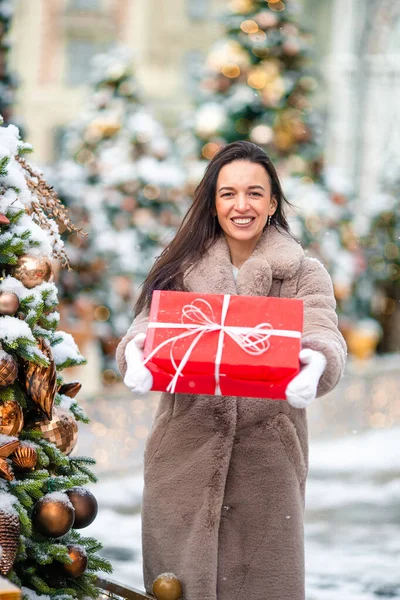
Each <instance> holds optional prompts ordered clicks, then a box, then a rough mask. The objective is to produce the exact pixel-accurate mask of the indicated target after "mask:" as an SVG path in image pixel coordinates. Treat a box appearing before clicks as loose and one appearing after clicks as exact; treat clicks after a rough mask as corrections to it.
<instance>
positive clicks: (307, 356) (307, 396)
mask: <svg viewBox="0 0 400 600" xmlns="http://www.w3.org/2000/svg"><path fill="white" fill-rule="evenodd" d="M299 359H300V362H301V363H302V366H301V369H300V373H298V375H296V377H294V379H292V381H291V382H290V383H289V384H288V386H287V388H286V399H287V401H288V402H289V404H290V405H291V406H293V407H294V408H306V406H308V405H309V404H310V403H311V402H312V401H313V400H315V398H316V396H317V388H318V383H319V380H320V379H321V376H322V373H323V372H324V370H325V367H326V358H325V356H324V355H323V354H322V353H321V352H317V351H316V350H311V349H310V348H304V349H303V350H301V351H300V354H299Z"/></svg>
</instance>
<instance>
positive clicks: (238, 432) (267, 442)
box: [117, 142, 346, 600]
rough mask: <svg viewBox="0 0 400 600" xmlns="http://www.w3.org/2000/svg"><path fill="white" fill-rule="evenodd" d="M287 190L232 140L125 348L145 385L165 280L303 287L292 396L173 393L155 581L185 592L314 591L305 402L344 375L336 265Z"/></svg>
mask: <svg viewBox="0 0 400 600" xmlns="http://www.w3.org/2000/svg"><path fill="white" fill-rule="evenodd" d="M286 202H287V200H286V199H285V197H284V194H283V192H282V188H281V185H280V183H279V179H278V176H277V173H276V171H275V169H274V167H273V165H272V163H271V161H270V160H269V158H268V157H267V155H266V154H265V153H264V152H263V151H262V150H261V148H259V147H258V146H256V145H255V144H252V143H250V142H234V143H232V144H228V145H227V146H225V147H224V148H223V149H222V150H220V151H219V152H218V153H217V154H216V155H215V156H214V158H213V159H212V161H211V162H210V163H209V165H208V167H207V169H206V172H205V175H204V177H203V179H202V181H201V183H200V184H199V186H198V188H197V190H196V194H195V198H194V202H193V205H192V206H191V208H190V210H189V211H188V213H187V215H186V217H185V218H184V220H183V223H182V225H181V227H180V229H179V231H178V232H177V234H176V236H175V238H174V239H173V241H172V242H171V243H170V244H169V246H168V247H167V248H166V249H165V251H164V252H163V253H162V254H161V256H160V257H159V258H158V260H157V261H156V263H155V265H154V266H153V268H152V270H151V272H150V274H149V275H148V277H147V279H146V281H145V282H144V285H143V289H142V293H141V295H140V297H139V299H138V302H137V304H136V318H135V320H134V322H133V324H132V326H131V327H130V329H129V331H128V332H127V334H126V336H125V337H124V339H123V340H122V341H121V343H120V345H119V347H118V350H117V358H118V363H119V367H120V370H121V373H122V374H123V375H124V376H125V383H126V384H127V385H128V387H129V388H130V389H131V390H132V391H134V392H145V391H148V390H149V389H150V387H151V384H152V378H151V374H150V372H149V371H148V370H147V369H146V368H145V367H143V366H142V365H141V359H142V352H141V348H143V341H144V337H145V336H144V333H145V331H146V324H147V319H148V312H149V305H150V301H151V294H152V292H153V290H155V289H164V290H166V289H168V290H185V291H190V292H199V293H210V294H246V295H252V296H261V295H264V296H274V297H281V298H283V297H284V298H300V299H302V300H303V301H304V332H303V337H302V350H301V352H300V363H301V370H300V373H299V374H298V375H297V376H296V377H295V378H294V379H293V380H292V381H291V382H290V384H289V385H288V387H287V390H286V396H287V400H288V401H287V402H286V401H273V400H266V399H256V398H242V397H221V396H205V395H187V394H168V393H164V394H163V395H162V397H161V400H160V404H159V407H158V411H157V414H156V417H155V420H154V425H153V428H152V431H151V434H150V436H149V439H148V441H147V446H146V450H145V464H144V475H145V487H144V494H143V511H142V519H143V560H144V579H145V586H146V589H147V591H149V592H151V588H152V582H153V580H154V579H155V578H156V577H157V576H158V575H159V574H160V573H162V572H165V571H172V572H174V573H175V574H176V575H177V576H178V577H179V578H180V579H181V581H182V583H183V589H184V598H185V600H217V599H218V600H243V599H244V598H245V599H246V600H304V598H305V592H304V539H303V513H304V494H305V483H306V477H307V471H308V441H307V421H306V411H305V407H306V406H307V405H308V404H309V403H310V402H311V401H312V400H313V399H314V398H315V397H316V396H322V395H323V394H326V393H327V392H329V391H330V390H332V389H333V388H334V387H335V385H336V384H337V382H338V380H339V378H340V377H341V375H342V373H343V368H344V364H345V357H346V346H345V343H344V340H343V338H342V336H341V334H340V332H339V330H338V329H337V316H336V313H335V306H336V305H335V300H334V296H333V291H332V283H331V280H330V277H329V275H328V273H327V272H326V270H325V269H324V267H323V266H322V264H321V263H320V262H319V261H318V260H315V259H311V258H307V257H305V255H304V252H303V250H302V248H301V247H300V245H299V244H298V243H297V242H296V241H295V240H294V239H293V237H292V236H291V235H290V231H289V226H288V223H287V221H286V218H285V215H284V205H285V203H286Z"/></svg>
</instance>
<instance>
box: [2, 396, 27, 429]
mask: <svg viewBox="0 0 400 600" xmlns="http://www.w3.org/2000/svg"><path fill="white" fill-rule="evenodd" d="M23 426H24V415H23V412H22V408H21V406H20V405H19V404H18V402H16V401H15V400H9V401H8V402H4V404H0V433H3V434H4V435H18V434H19V432H20V431H21V429H22V428H23Z"/></svg>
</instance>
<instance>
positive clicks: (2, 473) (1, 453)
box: [0, 436, 19, 481]
mask: <svg viewBox="0 0 400 600" xmlns="http://www.w3.org/2000/svg"><path fill="white" fill-rule="evenodd" d="M18 446H19V440H17V439H16V438H14V437H8V436H7V437H6V436H3V437H2V438H1V441H0V477H2V478H3V479H6V480H7V481H12V480H13V479H14V473H13V472H12V470H11V469H10V466H9V464H8V462H7V461H6V458H7V457H8V456H10V454H12V453H13V452H14V450H16V449H17V448H18Z"/></svg>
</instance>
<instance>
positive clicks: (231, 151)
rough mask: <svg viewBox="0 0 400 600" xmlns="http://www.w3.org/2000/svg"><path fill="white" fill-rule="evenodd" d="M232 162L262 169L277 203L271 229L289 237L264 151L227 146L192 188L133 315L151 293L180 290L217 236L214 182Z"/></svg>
mask: <svg viewBox="0 0 400 600" xmlns="http://www.w3.org/2000/svg"><path fill="white" fill-rule="evenodd" d="M235 160H247V161H249V162H253V163H258V164H260V165H262V166H263V167H264V169H265V170H266V172H267V173H268V176H269V180H270V183H271V195H272V196H273V197H274V198H275V200H276V201H277V208H276V211H275V213H274V214H273V215H272V218H271V225H274V226H275V227H277V228H279V229H280V230H282V231H283V232H286V233H288V234H289V235H290V229H289V225H288V222H287V220H286V217H285V212H284V205H285V204H287V205H288V206H290V203H289V202H288V200H287V199H286V198H285V195H284V193H283V190H282V187H281V184H280V181H279V178H278V174H277V172H276V170H275V167H274V165H273V164H272V162H271V161H270V159H269V158H268V156H267V155H266V154H265V152H264V150H262V149H261V148H260V147H259V146H257V145H256V144H253V143H252V142H246V141H240V142H233V143H232V144H227V145H226V146H224V147H223V148H222V149H221V150H219V152H217V153H216V154H215V156H214V157H213V158H212V160H211V161H210V163H209V164H208V165H207V168H206V171H205V173H204V176H203V178H202V180H201V181H200V183H199V185H198V186H197V188H196V191H195V194H194V200H193V203H192V205H191V207H190V208H189V210H188V211H187V213H186V215H185V216H184V218H183V221H182V223H181V226H180V227H179V229H178V231H177V233H176V235H175V237H174V239H173V240H172V241H171V242H170V243H169V244H168V246H167V247H166V248H165V249H164V251H163V252H162V253H161V254H160V256H159V257H158V258H157V260H156V261H155V263H154V265H153V267H152V269H151V271H150V273H149V274H148V276H147V277H146V279H145V281H144V283H143V287H142V291H141V293H140V296H139V298H138V300H137V302H136V306H135V315H138V314H139V313H140V312H141V311H142V310H143V309H145V308H148V307H149V305H150V301H151V295H152V293H153V291H154V290H183V274H184V272H185V270H186V269H187V268H188V266H189V265H191V264H193V263H195V262H196V261H197V260H198V259H199V258H200V257H201V256H202V255H203V254H204V253H205V252H206V251H207V249H208V248H209V247H210V246H211V245H212V243H213V242H214V241H215V240H216V239H217V238H218V237H219V236H220V235H221V232H222V229H221V226H220V224H219V223H218V219H217V217H216V216H213V215H215V210H214V209H215V194H216V186H217V180H218V175H219V172H220V170H221V169H222V167H224V166H225V165H227V164H228V163H231V162H233V161H235Z"/></svg>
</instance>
